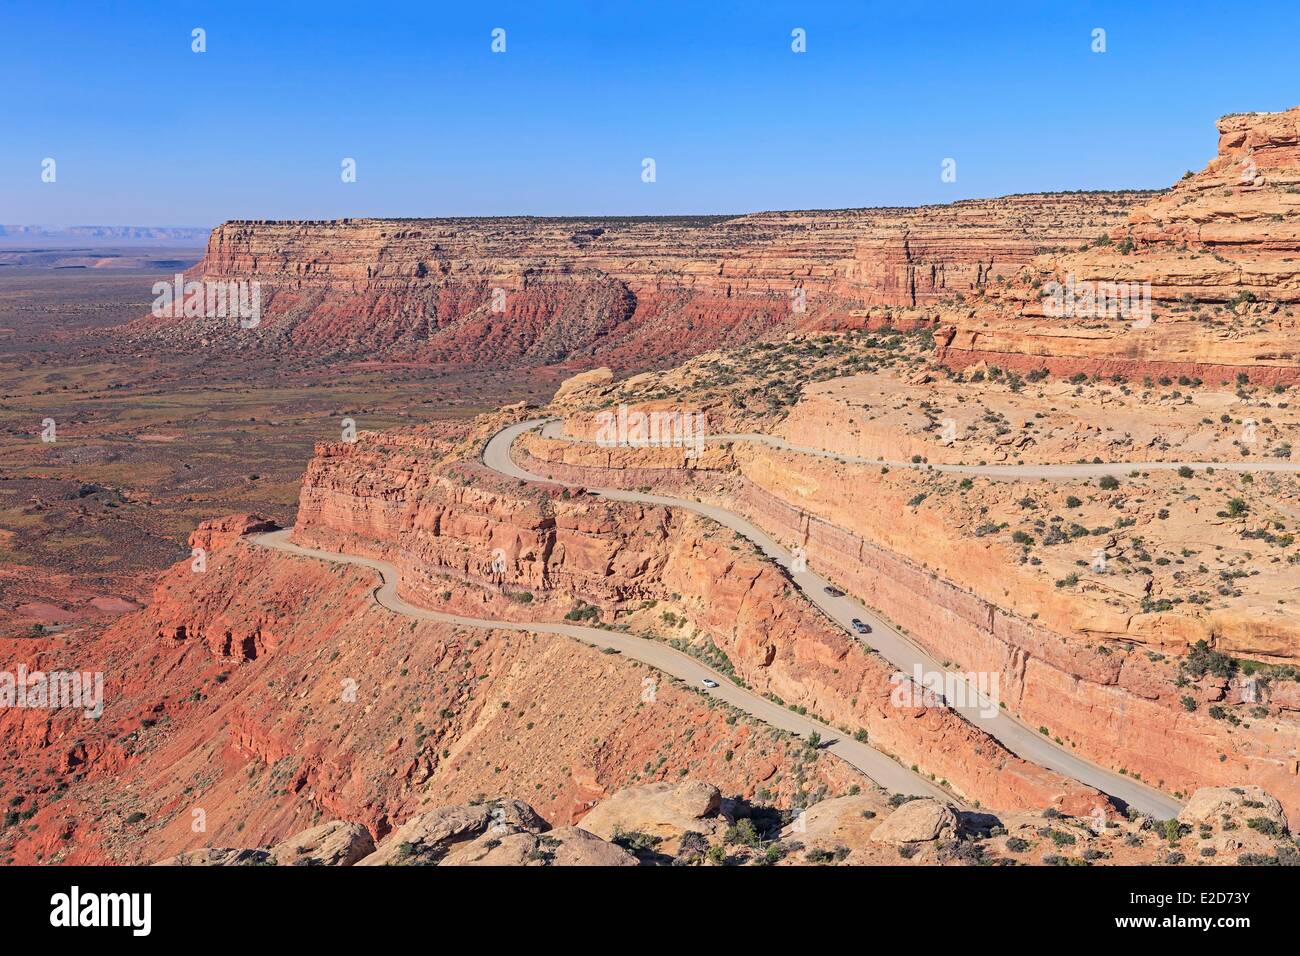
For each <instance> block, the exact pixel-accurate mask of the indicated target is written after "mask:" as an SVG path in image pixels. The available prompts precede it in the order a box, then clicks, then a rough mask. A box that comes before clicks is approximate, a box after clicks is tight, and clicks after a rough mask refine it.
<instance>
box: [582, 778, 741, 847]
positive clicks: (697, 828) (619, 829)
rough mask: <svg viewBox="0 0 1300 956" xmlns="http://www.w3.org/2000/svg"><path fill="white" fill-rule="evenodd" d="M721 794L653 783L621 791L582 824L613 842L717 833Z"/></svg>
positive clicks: (702, 787) (691, 784)
mask: <svg viewBox="0 0 1300 956" xmlns="http://www.w3.org/2000/svg"><path fill="white" fill-rule="evenodd" d="M721 806H722V794H721V793H719V792H718V788H717V787H714V786H711V785H709V784H706V783H699V782H697V781H693V780H688V781H683V782H682V783H667V782H664V783H651V784H646V785H645V786H642V787H629V788H628V789H626V790H620V791H619V792H618V793H616V794H614V795H613V796H611V797H610V798H609V799H608V800H605V801H603V802H602V803H600V804H599V805H598V806H596V807H595V808H593V809H592V811H591V812H590V813H588V814H587V815H586V816H584V817H583V818H582V820H581V821H579V825H580V826H581V827H582V828H583V829H584V830H586V831H587V832H589V833H594V834H595V835H596V836H598V837H601V838H603V839H606V840H612V839H614V838H615V837H616V836H618V835H619V834H620V833H627V832H633V833H645V834H649V835H650V836H654V837H660V838H680V837H681V836H682V835H683V834H685V833H703V834H712V833H715V832H716V831H717V830H718V828H719V826H722V825H725V821H724V820H723V819H722V818H721V817H720V816H719V815H718V811H719V809H720V808H721Z"/></svg>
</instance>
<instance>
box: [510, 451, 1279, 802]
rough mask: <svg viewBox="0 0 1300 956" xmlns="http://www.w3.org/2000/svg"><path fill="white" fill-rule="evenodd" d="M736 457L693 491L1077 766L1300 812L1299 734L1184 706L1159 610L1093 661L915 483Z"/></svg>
mask: <svg viewBox="0 0 1300 956" xmlns="http://www.w3.org/2000/svg"><path fill="white" fill-rule="evenodd" d="M578 431H579V432H580V433H581V428H579V429H578ZM523 447H525V448H526V449H527V450H528V453H529V454H530V456H532V460H533V461H535V462H536V467H534V468H533V470H534V471H536V472H538V473H541V474H550V473H553V474H556V475H557V476H559V477H562V478H564V479H566V480H570V481H590V482H591V483H592V484H594V485H601V486H609V487H632V486H635V485H637V484H644V483H646V482H647V481H649V480H651V479H650V478H649V476H650V475H651V474H652V471H653V466H654V464H655V462H653V461H651V460H650V459H648V458H646V457H645V456H646V455H647V454H648V453H649V452H654V451H656V450H654V449H650V450H646V451H639V450H635V449H614V451H621V452H622V457H621V458H620V459H618V461H617V464H618V465H619V466H626V468H624V467H603V466H602V463H601V459H602V457H603V456H604V455H605V453H606V452H607V450H606V449H600V448H599V447H598V446H594V445H579V444H575V443H570V442H564V441H558V440H548V439H543V438H537V437H534V438H531V439H526V440H525V441H524V443H523ZM575 448H579V449H583V448H585V449H587V456H588V460H587V461H586V462H584V463H583V464H574V463H573V460H574V456H575V454H576V453H575V451H574V450H573V449H575ZM732 454H733V456H734V458H735V462H736V468H737V469H738V471H739V472H740V474H741V476H742V478H741V480H740V481H739V482H736V483H734V484H732V483H727V482H725V481H720V480H718V479H717V478H715V479H714V481H713V482H712V483H710V484H708V485H704V484H702V483H701V482H700V481H699V480H698V478H699V476H700V475H699V473H695V474H696V478H697V480H696V481H694V482H693V483H692V485H691V488H690V489H689V491H693V493H695V494H697V495H698V494H700V493H701V492H703V493H704V494H705V496H706V497H709V498H712V499H716V500H718V501H719V502H720V503H722V504H723V505H724V506H726V507H730V508H732V509H733V510H737V511H739V512H741V513H744V514H746V515H747V516H748V517H749V518H750V519H751V520H753V521H754V522H755V523H757V524H758V525H760V526H761V527H763V528H765V529H766V530H768V531H769V533H772V534H775V535H776V536H778V537H779V538H780V539H781V540H784V541H787V542H798V543H800V544H801V545H802V546H803V547H804V548H805V549H806V551H807V555H808V560H809V563H810V564H811V565H812V566H814V567H817V568H818V569H820V570H822V571H823V572H825V573H828V574H830V575H831V577H832V578H833V579H834V580H835V581H836V582H837V583H839V584H840V585H841V586H843V587H845V588H846V589H847V590H849V591H850V592H852V593H853V594H855V595H857V596H859V597H861V598H862V599H863V600H864V601H865V602H866V603H867V604H868V605H869V606H871V607H873V608H875V609H877V610H879V611H881V612H882V613H884V614H885V616H886V617H888V618H889V619H890V620H891V621H893V622H894V623H895V624H897V625H899V626H901V627H902V628H904V629H905V630H906V631H907V632H908V633H909V634H911V635H913V636H914V639H915V640H917V641H918V642H919V643H920V644H921V645H922V646H924V647H925V648H927V649H928V650H929V651H930V652H931V653H932V654H933V655H934V656H935V657H937V658H939V659H941V660H949V661H952V662H954V665H955V666H958V667H960V668H961V669H963V670H975V671H985V672H994V673H997V674H998V675H999V680H1000V686H1001V688H1002V690H1003V696H1004V698H1005V699H1006V700H1007V706H1008V708H1009V709H1010V710H1011V711H1012V712H1013V713H1015V714H1017V715H1018V716H1019V717H1020V718H1021V719H1022V720H1024V722H1025V723H1027V724H1028V725H1029V726H1031V727H1045V728H1047V731H1048V732H1049V733H1050V734H1051V735H1052V736H1053V737H1055V738H1058V739H1060V740H1061V741H1062V742H1063V743H1064V744H1065V745H1066V746H1068V747H1070V748H1072V749H1075V750H1076V751H1077V752H1078V753H1080V754H1081V755H1083V756H1086V757H1088V758H1089V759H1091V760H1094V761H1096V762H1097V763H1099V764H1102V765H1103V766H1107V767H1110V768H1112V769H1115V770H1120V769H1123V770H1125V771H1126V772H1129V773H1133V774H1135V775H1138V776H1140V778H1141V779H1143V780H1146V781H1148V782H1150V783H1152V784H1155V785H1157V786H1159V787H1161V788H1162V789H1165V790H1167V791H1171V792H1173V791H1180V792H1185V793H1187V792H1190V791H1191V790H1193V789H1194V788H1195V787H1196V786H1198V785H1202V784H1206V783H1221V784H1225V785H1226V784H1227V783H1229V782H1230V781H1233V780H1242V779H1247V780H1251V781H1254V782H1257V783H1258V784H1259V785H1261V786H1263V787H1265V788H1267V789H1269V790H1270V791H1271V792H1273V793H1276V794H1277V795H1278V796H1279V799H1281V800H1282V802H1283V804H1284V805H1285V806H1286V807H1287V809H1288V810H1289V811H1290V812H1291V813H1296V812H1300V809H1298V808H1300V782H1298V780H1300V777H1297V772H1298V771H1300V765H1298V764H1297V760H1296V753H1297V750H1298V748H1300V730H1298V729H1297V727H1296V725H1295V723H1294V722H1293V721H1286V720H1280V719H1274V718H1269V719H1261V720H1257V721H1253V722H1252V724H1251V725H1250V726H1245V727H1241V728H1236V729H1229V728H1226V727H1225V726H1224V725H1223V724H1222V723H1221V722H1219V721H1216V720H1213V719H1212V718H1211V717H1209V716H1207V715H1206V713H1205V712H1204V711H1203V710H1202V711H1201V712H1197V713H1188V712H1187V711H1186V710H1185V708H1183V707H1182V706H1181V704H1180V700H1181V698H1182V697H1183V696H1184V695H1185V694H1186V693H1188V691H1187V690H1184V689H1180V688H1178V687H1177V686H1176V685H1175V684H1174V683H1173V676H1175V675H1173V674H1172V672H1171V665H1170V664H1169V663H1168V662H1157V661H1156V660H1153V659H1152V658H1151V657H1150V656H1148V654H1147V653H1146V652H1145V651H1143V650H1142V649H1141V648H1142V646H1143V645H1145V646H1146V647H1148V648H1154V649H1158V650H1164V649H1166V647H1173V648H1181V647H1184V646H1185V645H1186V643H1187V642H1188V641H1189V640H1190V639H1194V637H1190V638H1189V635H1188V634H1186V633H1178V632H1173V633H1170V632H1167V630H1161V629H1160V627H1159V624H1160V621H1159V620H1158V619H1160V618H1161V615H1154V614H1152V615H1139V616H1136V617H1134V618H1133V619H1132V620H1131V621H1128V620H1125V621H1121V622H1119V623H1118V624H1117V625H1111V626H1112V627H1118V629H1119V631H1118V633H1114V632H1112V633H1108V634H1103V636H1108V637H1116V636H1118V637H1120V638H1121V639H1123V640H1124V641H1125V642H1127V643H1126V645H1119V647H1120V650H1119V651H1118V652H1110V651H1107V652H1106V653H1102V651H1100V650H1098V649H1097V648H1096V647H1095V646H1094V645H1093V643H1092V640H1091V638H1092V637H1093V636H1095V635H1093V634H1088V635H1087V636H1088V638H1089V639H1088V640H1080V637H1079V632H1080V631H1081V630H1084V631H1085V633H1086V628H1087V627H1089V626H1091V627H1099V626H1100V627H1104V626H1105V625H1101V624H1099V623H1098V622H1097V621H1095V620H1094V621H1092V622H1091V623H1089V622H1086V621H1084V622H1081V621H1080V620H1078V618H1079V614H1080V606H1079V603H1078V601H1077V599H1076V598H1073V597H1070V596H1068V595H1067V596H1062V595H1061V594H1060V593H1059V592H1058V591H1056V590H1055V589H1051V588H1046V589H1039V590H1036V591H1032V592H1031V591H1027V590H1026V588H1027V587H1029V585H1028V584H1026V582H1025V581H1022V580H1021V579H1020V578H1019V577H1017V575H1016V572H1015V571H1014V567H1015V563H1014V561H1013V559H1012V556H1011V555H1009V554H1007V555H1000V556H998V557H996V558H993V559H991V558H990V556H989V554H988V548H989V547H991V546H992V545H990V544H988V543H987V542H984V541H980V540H967V539H964V538H962V537H961V536H960V535H957V534H954V533H953V529H952V528H951V527H950V526H948V525H946V524H945V523H944V522H943V521H942V520H940V518H939V517H938V516H934V515H930V514H928V513H926V512H925V511H923V510H921V509H915V508H909V507H908V504H907V500H908V496H909V495H911V494H912V492H913V490H914V488H913V487H912V486H911V485H910V484H907V483H905V482H904V483H898V482H895V481H894V480H892V479H889V478H886V477H885V476H882V475H881V474H880V470H879V468H852V467H847V466H845V465H841V464H834V463H832V462H828V461H825V460H823V459H815V458H810V457H808V456H799V455H794V454H792V453H788V452H781V451H775V450H772V449H767V448H763V447H761V446H738V447H737V448H736V449H734V450H733V452H732ZM638 455H641V456H642V460H641V461H640V462H639V463H638V462H637V461H636V456H638ZM638 464H639V467H638ZM660 466H661V468H662V467H663V465H662V463H660ZM661 473H666V474H667V475H668V476H670V477H669V479H668V481H667V483H666V484H665V483H661V482H657V481H656V482H654V484H653V487H657V488H660V487H674V483H675V482H676V481H681V480H683V479H682V475H683V473H681V472H677V471H674V470H673V469H671V467H669V468H667V469H666V470H665V471H664V472H661ZM688 493H689V492H688ZM867 502H869V503H870V506H864V503H867ZM901 513H907V514H908V520H907V521H906V522H904V523H900V522H899V521H898V520H897V515H899V514H901ZM1030 608H1033V609H1034V610H1033V613H1032V615H1031V613H1030V611H1029V609H1030ZM1212 623H1213V622H1211V624H1212ZM1207 633H1208V632H1207ZM1227 633H1229V634H1231V631H1230V630H1229V631H1228V632H1227ZM1196 636H1205V635H1204V634H1199V635H1196ZM1220 684H1221V686H1218V687H1217V690H1215V689H1211V690H1209V691H1207V693H1210V695H1211V698H1210V699H1211V700H1223V699H1224V698H1225V697H1236V696H1239V695H1240V693H1241V689H1240V688H1239V687H1236V686H1231V687H1230V686H1228V685H1227V682H1220ZM819 703H820V699H819ZM1284 706H1285V704H1284ZM873 739H875V736H874V731H873ZM994 805H995V806H997V805H999V804H996V803H995V804H994Z"/></svg>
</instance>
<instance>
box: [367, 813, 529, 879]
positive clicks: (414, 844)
mask: <svg viewBox="0 0 1300 956" xmlns="http://www.w3.org/2000/svg"><path fill="white" fill-rule="evenodd" d="M549 829H550V825H549V824H548V823H547V822H546V821H545V820H543V819H542V818H541V817H539V816H538V815H537V811H535V810H534V809H533V808H532V807H530V806H529V805H528V804H526V803H524V802H523V801H522V800H498V801H494V802H491V803H482V804H478V805H475V806H450V807H441V808H439V809H437V810H433V811H431V812H429V813H423V814H420V815H418V816H414V817H412V818H411V819H409V820H407V821H406V822H405V823H404V824H402V825H401V826H400V827H398V828H397V829H396V830H395V831H393V832H392V833H391V834H389V836H388V837H387V839H385V840H384V841H383V842H382V843H381V844H380V845H379V848H378V849H377V850H375V852H374V853H372V854H370V855H369V856H367V857H366V858H364V859H363V860H361V862H360V863H358V864H357V865H358V866H420V865H423V866H429V865H434V864H437V863H438V862H440V861H441V860H442V858H443V857H444V856H446V855H447V853H448V852H449V851H450V850H451V849H452V848H453V847H455V846H457V845H458V844H461V843H468V842H470V841H471V840H474V839H475V838H477V837H478V836H480V835H482V834H483V833H487V832H488V831H492V832H493V833H494V834H495V835H498V836H507V835H509V834H512V833H516V832H519V831H527V832H531V833H541V832H544V831H546V830H549Z"/></svg>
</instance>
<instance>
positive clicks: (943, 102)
mask: <svg viewBox="0 0 1300 956" xmlns="http://www.w3.org/2000/svg"><path fill="white" fill-rule="evenodd" d="M195 27H202V28H204V29H205V30H206V31H207V47H208V49H207V52H206V53H203V54H196V53H193V52H191V49H190V46H191V30H192V29H193V28H195ZM496 27H501V28H504V29H505V30H506V52H505V53H504V54H494V53H492V51H491V48H490V45H491V31H492V30H493V28H496ZM796 27H800V28H803V29H804V30H806V31H807V52H806V53H802V54H796V53H794V52H792V51H791V30H792V29H794V28H796ZM1097 27H1101V28H1103V29H1105V30H1106V47H1107V49H1106V52H1105V53H1093V52H1092V50H1091V43H1092V36H1091V34H1092V30H1093V29H1094V28H1097ZM1298 55H1300V8H1297V6H1296V5H1295V4H1294V3H1272V2H1268V0H1259V2H1255V0H1252V2H1251V3H1250V4H1248V5H1246V6H1241V7H1233V6H1231V5H1229V6H1226V7H1225V6H1224V5H1223V4H1222V3H1217V4H1215V3H1201V2H1180V3H1173V2H1171V3H1167V4H1165V3H1132V2H1130V3H1073V4H1072V3H1050V4H1049V3H1015V2H1010V3H1003V4H996V5H995V4H988V3H970V4H960V5H958V4H947V3H943V2H929V3H923V2H913V3H897V2H895V3H873V2H857V3H816V2H803V3H779V2H772V3H765V2H762V0H751V2H748V3H730V2H718V3H713V4H706V3H703V2H699V3H676V2H651V0H645V2H641V3H634V2H619V3H615V2H594V0H593V2H585V3H583V2H569V3H558V2H557V3H547V2H545V0H534V2H531V3H500V4H494V3H487V2H484V3H465V4H456V5H451V4H440V3H437V2H424V3H410V4H408V3H396V2H392V3H387V2H382V0H370V2H367V3H357V2H349V3H333V2H328V0H316V2H311V3H292V2H290V3H280V2H274V0H263V2H261V3H244V2H241V0H222V2H218V3H208V4H203V3H185V2H172V3H150V2H135V3H132V2H121V3H99V2H89V0H87V2H83V3H60V2H55V0H41V2H29V0H5V3H4V4H3V6H0V89H3V90H4V96H3V98H2V99H0V130H2V132H0V222H16V223H42V224H54V225H66V224H79V223H81V224H90V223H93V224H153V225H161V224H167V225H199V226H209V225H212V224H215V223H217V222H219V221H221V220H223V219H232V218H267V219H283V218H334V217H340V216H365V215H373V216H444V215H503V214H514V213H532V214H538V215H565V214H572V215H581V214H646V215H650V214H678V213H693V212H717V213H729V212H746V211H753V210H761V209H777V208H814V207H844V206H871V205H913V204H917V203H925V202H945V201H949V200H953V199H959V198H965V197H978V196H993V195H1000V194H1005V193H1011V192H1031V191H1039V190H1050V189H1096V188H1109V187H1161V186H1165V185H1168V184H1170V183H1171V182H1173V181H1174V180H1175V179H1177V178H1178V176H1180V175H1181V174H1182V173H1183V172H1184V171H1185V170H1186V169H1189V168H1190V169H1196V168H1200V167H1201V166H1202V165H1203V164H1204V163H1205V162H1206V161H1207V160H1208V159H1209V158H1210V157H1211V156H1212V155H1213V154H1214V148H1215V138H1216V134H1215V131H1214V128H1213V123H1214V120H1215V119H1216V118H1217V117H1218V116H1220V115H1222V114H1223V113H1228V112H1234V111H1243V110H1276V109H1285V108H1287V107H1289V106H1293V105H1295V104H1297V103H1300V89H1298V87H1300V70H1297V69H1296V62H1297V58H1298ZM45 157H52V158H54V159H55V160H56V162H57V181H56V182H55V183H52V184H51V183H42V182H41V178H40V177H41V162H42V160H43V159H44V158H45ZM345 157H352V158H354V159H355V160H356V163H357V181H356V182H355V183H343V182H341V179H340V163H341V161H342V160H343V158H345ZM645 157H652V158H653V159H654V160H655V162H656V174H657V181H656V182H654V183H650V184H647V183H644V182H642V179H641V168H642V167H641V163H642V159H643V158H645ZM945 158H953V159H955V160H956V161H957V179H956V182H952V183H945V182H942V181H941V178H940V168H941V163H942V161H943V160H944V159H945Z"/></svg>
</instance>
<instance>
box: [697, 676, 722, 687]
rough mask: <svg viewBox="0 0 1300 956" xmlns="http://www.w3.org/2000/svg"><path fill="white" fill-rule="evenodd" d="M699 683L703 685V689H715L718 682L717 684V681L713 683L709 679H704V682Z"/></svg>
mask: <svg viewBox="0 0 1300 956" xmlns="http://www.w3.org/2000/svg"><path fill="white" fill-rule="evenodd" d="M700 683H701V684H703V685H704V686H705V687H717V686H718V682H717V681H715V680H711V679H709V678H708V677H706V678H704V680H702V681H700Z"/></svg>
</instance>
